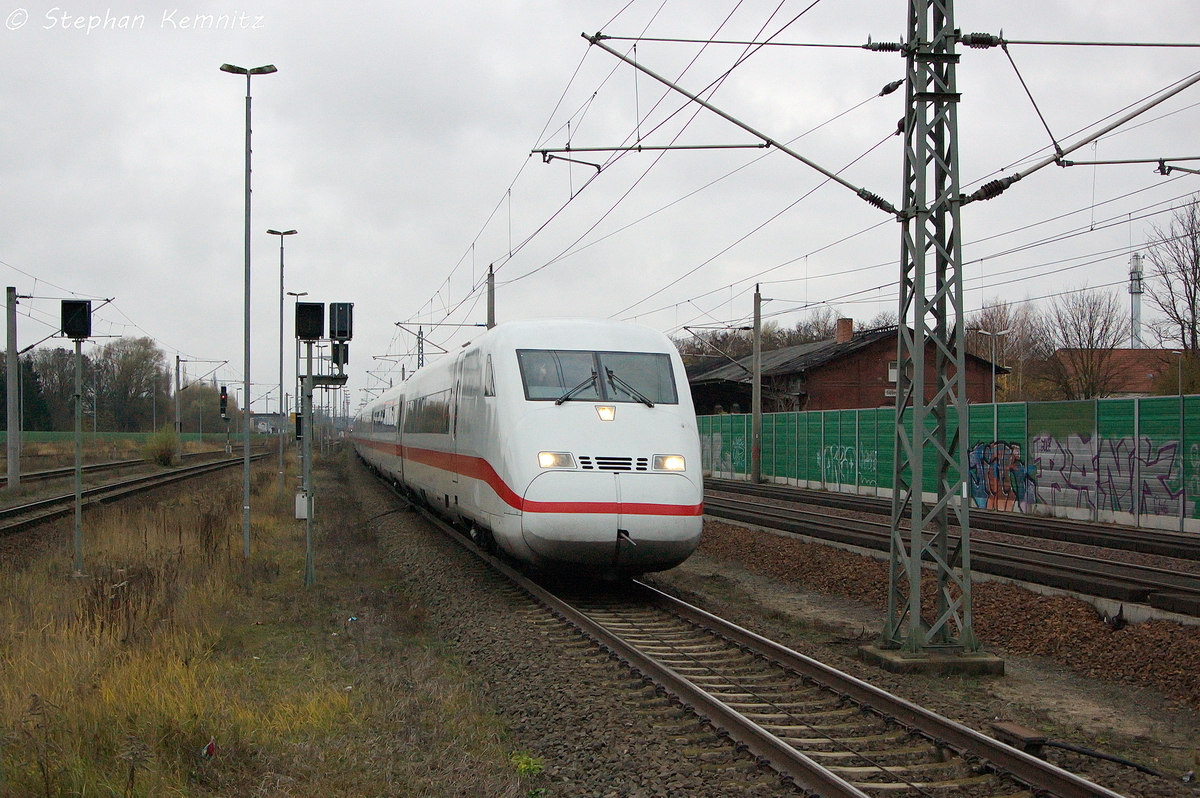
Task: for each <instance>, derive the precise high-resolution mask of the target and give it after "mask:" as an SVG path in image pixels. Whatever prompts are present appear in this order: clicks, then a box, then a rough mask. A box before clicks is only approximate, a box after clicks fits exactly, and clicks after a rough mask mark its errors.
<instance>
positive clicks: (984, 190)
mask: <svg viewBox="0 0 1200 798" xmlns="http://www.w3.org/2000/svg"><path fill="white" fill-rule="evenodd" d="M1020 179H1021V176H1020V175H1011V176H1009V177H1005V178H1001V179H1000V180H989V181H988V182H986V183H984V184H983V185H982V186H980V187H979V188H978V189H976V190H975V193H974V194H971V195H970V196H969V197H967V198H966V199H964V200H963V204H964V205H965V204H966V203H968V202H975V201H977V200H990V199H994V198H995V197H998V196H1000V195H1001V194H1003V193H1004V190H1005V189H1006V188H1008V187H1009V186H1011V185H1012V184H1013V183H1015V182H1017V181H1018V180H1020Z"/></svg>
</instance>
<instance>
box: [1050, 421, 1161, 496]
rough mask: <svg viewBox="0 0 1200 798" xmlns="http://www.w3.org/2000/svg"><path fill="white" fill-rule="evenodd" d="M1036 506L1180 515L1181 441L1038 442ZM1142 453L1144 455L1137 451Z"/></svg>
mask: <svg viewBox="0 0 1200 798" xmlns="http://www.w3.org/2000/svg"><path fill="white" fill-rule="evenodd" d="M1033 445H1034V451H1035V452H1036V457H1035V459H1034V465H1035V466H1036V468H1037V474H1038V480H1037V482H1038V485H1037V502H1038V503H1039V504H1047V505H1052V506H1057V507H1075V508H1086V509H1092V508H1093V507H1095V506H1098V507H1099V508H1101V509H1103V510H1107V511H1110V512H1122V513H1138V514H1148V515H1174V514H1176V513H1178V512H1179V497H1180V490H1179V488H1178V487H1173V486H1178V485H1179V484H1180V475H1179V472H1178V471H1177V469H1179V468H1181V467H1182V465H1183V463H1182V458H1180V456H1179V442H1178V441H1176V440H1170V439H1167V440H1163V441H1159V442H1156V441H1154V440H1152V439H1151V438H1149V437H1146V436H1143V437H1142V439H1141V446H1140V447H1136V448H1135V447H1134V439H1133V437H1132V436H1129V437H1111V438H1110V437H1104V438H1100V439H1099V440H1098V441H1096V443H1095V445H1093V438H1092V436H1091V435H1077V434H1072V435H1069V436H1067V438H1066V440H1061V439H1059V438H1055V437H1051V436H1039V437H1036V438H1034V442H1033ZM1138 449H1140V451H1138Z"/></svg>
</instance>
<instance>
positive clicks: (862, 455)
mask: <svg viewBox="0 0 1200 798" xmlns="http://www.w3.org/2000/svg"><path fill="white" fill-rule="evenodd" d="M858 484H859V485H865V486H866V487H868V488H873V487H875V486H876V485H878V484H879V451H878V450H875V449H863V450H860V451H859V453H858Z"/></svg>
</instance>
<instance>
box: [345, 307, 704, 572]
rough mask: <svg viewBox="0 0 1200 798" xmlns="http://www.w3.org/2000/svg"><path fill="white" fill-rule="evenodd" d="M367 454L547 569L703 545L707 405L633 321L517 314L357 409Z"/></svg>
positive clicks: (628, 568)
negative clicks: (699, 412) (701, 425)
mask: <svg viewBox="0 0 1200 798" xmlns="http://www.w3.org/2000/svg"><path fill="white" fill-rule="evenodd" d="M351 439H352V441H353V443H354V446H355V449H356V450H357V451H358V453H359V456H360V457H362V458H363V459H364V460H365V461H367V463H368V464H369V465H371V466H372V467H373V468H374V469H376V470H377V471H379V472H381V473H383V474H385V475H387V476H388V477H389V478H391V479H393V480H395V481H396V482H398V483H400V484H402V485H404V486H406V487H407V488H408V489H409V490H410V491H412V492H413V493H415V494H416V495H418V496H419V497H421V498H422V499H424V500H425V501H426V502H427V503H428V504H429V505H431V506H433V507H434V508H435V509H437V510H438V511H439V512H441V513H442V514H444V515H447V516H449V517H451V518H452V519H454V520H456V521H459V522H461V523H462V524H463V525H464V526H467V527H469V528H471V529H472V530H473V532H474V533H476V534H477V535H479V536H482V537H483V538H484V539H487V538H490V539H491V540H492V541H494V542H495V544H496V545H497V546H499V547H500V548H502V549H504V550H505V551H506V552H508V553H509V554H510V555H511V556H513V557H515V558H516V559H518V560H521V561H523V562H527V563H530V564H531V565H533V566H535V567H537V568H540V569H544V570H570V571H581V572H589V573H594V574H598V575H602V576H610V577H611V576H617V575H624V574H636V573H643V572H647V571H660V570H665V569H667V568H671V567H674V566H675V565H678V564H679V563H681V562H683V561H684V560H685V559H687V557H688V556H689V555H690V554H691V553H692V552H693V551H695V549H696V547H697V546H698V545H699V543H700V530H701V524H702V517H703V512H704V505H703V492H702V491H703V488H702V478H701V475H700V443H699V436H698V434H697V428H696V415H695V411H694V409H693V407H692V399H691V394H690V392H689V390H688V384H687V378H686V375H685V373H684V368H683V363H682V361H681V360H680V358H679V354H678V352H677V351H676V349H675V347H674V346H673V345H672V343H671V342H670V340H669V339H668V338H667V337H666V336H664V335H663V334H661V333H659V332H657V331H656V330H653V329H650V328H648V327H644V326H641V325H634V324H625V323H621V322H608V321H590V320H578V319H554V320H552V319H541V320H534V321H523V322H509V323H507V324H502V325H499V326H497V327H496V328H494V329H492V330H489V331H487V332H486V333H483V334H481V335H480V336H479V337H478V338H477V339H475V340H474V341H472V342H471V343H470V344H468V345H466V346H465V347H463V349H462V351H461V352H459V353H458V354H456V355H454V356H447V357H444V358H442V359H441V360H439V361H438V362H437V363H435V364H433V365H431V366H429V367H427V368H423V369H421V370H419V371H417V372H416V373H415V374H413V375H412V376H411V377H410V378H409V379H408V380H407V381H406V382H405V383H404V384H402V385H400V386H397V387H395V388H393V389H391V390H389V391H388V392H387V393H385V394H384V395H383V396H381V397H380V398H378V399H376V400H375V401H373V402H371V403H369V404H368V405H366V406H365V407H363V408H362V410H361V411H360V412H359V414H358V416H356V418H355V420H354V426H353V431H352V433H351Z"/></svg>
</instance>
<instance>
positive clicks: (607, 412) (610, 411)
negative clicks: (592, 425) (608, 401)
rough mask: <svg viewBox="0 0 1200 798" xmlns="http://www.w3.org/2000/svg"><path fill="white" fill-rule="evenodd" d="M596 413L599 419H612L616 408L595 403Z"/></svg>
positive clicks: (614, 416)
mask: <svg viewBox="0 0 1200 798" xmlns="http://www.w3.org/2000/svg"><path fill="white" fill-rule="evenodd" d="M596 413H597V414H598V415H599V416H600V420H601V421H612V420H613V419H614V418H616V417H617V408H616V407H615V406H613V405H596Z"/></svg>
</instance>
